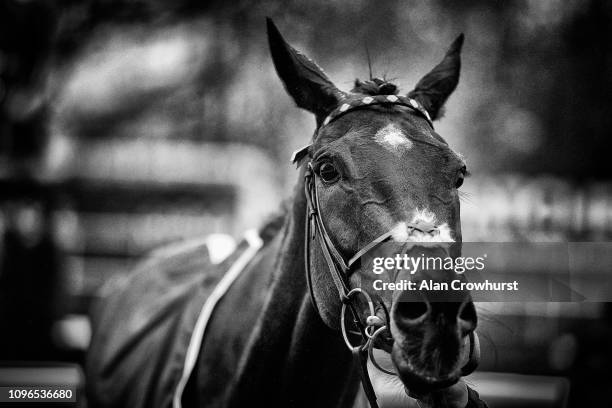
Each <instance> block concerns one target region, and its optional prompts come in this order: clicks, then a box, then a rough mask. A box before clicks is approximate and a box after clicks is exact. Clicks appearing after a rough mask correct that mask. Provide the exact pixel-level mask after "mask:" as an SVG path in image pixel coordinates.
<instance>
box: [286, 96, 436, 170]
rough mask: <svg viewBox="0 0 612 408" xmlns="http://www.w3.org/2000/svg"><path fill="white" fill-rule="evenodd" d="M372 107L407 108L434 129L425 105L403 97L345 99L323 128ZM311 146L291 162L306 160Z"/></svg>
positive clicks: (330, 115) (329, 116)
mask: <svg viewBox="0 0 612 408" xmlns="http://www.w3.org/2000/svg"><path fill="white" fill-rule="evenodd" d="M371 105H401V106H407V107H409V108H411V109H412V110H413V111H415V112H417V113H418V114H419V115H420V116H422V117H423V118H425V119H426V120H427V123H429V125H430V126H431V127H432V128H433V122H432V120H431V116H429V113H428V112H427V110H426V109H425V108H423V105H421V104H420V103H419V102H418V101H417V100H416V99H413V98H409V97H407V96H401V95H372V96H358V97H357V96H353V97H347V98H345V99H342V100H341V101H340V105H339V106H338V107H337V108H336V109H334V110H333V111H331V112H330V114H329V115H327V117H326V118H325V120H323V123H322V124H321V127H323V126H327V125H329V124H330V123H331V122H333V121H334V120H336V119H338V118H339V117H340V116H342V115H344V114H346V113H348V112H350V111H352V110H355V109H359V108H363V107H366V106H371ZM321 127H320V128H321ZM320 128H319V129H320ZM310 146H312V143H311V144H308V145H306V146H304V147H302V148H300V149H298V150H296V151H294V152H293V154H292V155H291V162H292V163H299V162H300V161H301V160H302V158H304V157H305V156H306V155H307V154H308V149H309V148H310Z"/></svg>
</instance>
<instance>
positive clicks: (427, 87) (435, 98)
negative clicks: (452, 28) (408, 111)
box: [408, 34, 463, 120]
mask: <svg viewBox="0 0 612 408" xmlns="http://www.w3.org/2000/svg"><path fill="white" fill-rule="evenodd" d="M462 46H463V34H460V35H459V37H457V39H455V41H453V43H452V44H451V46H450V48H449V50H448V51H447V52H446V55H445V56H444V59H443V60H442V61H441V62H440V63H439V64H438V65H436V66H435V67H434V69H432V70H431V71H430V72H429V73H428V74H427V75H425V76H424V77H423V78H422V79H421V80H420V81H419V83H418V84H417V85H416V87H415V88H414V90H412V91H410V92H409V93H408V96H409V97H410V98H414V99H416V100H417V101H419V102H420V103H421V105H423V107H424V108H425V109H426V110H427V112H428V113H429V115H430V116H431V118H432V119H433V120H435V119H437V118H439V117H440V116H441V108H442V105H444V102H446V100H447V99H448V97H449V96H450V94H451V93H452V92H453V91H454V90H455V88H456V87H457V83H458V82H459V70H460V69H461V47H462Z"/></svg>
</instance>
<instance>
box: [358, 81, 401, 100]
mask: <svg viewBox="0 0 612 408" xmlns="http://www.w3.org/2000/svg"><path fill="white" fill-rule="evenodd" d="M351 92H353V93H359V94H363V95H371V96H376V95H397V94H398V93H399V87H398V86H397V85H396V84H394V83H392V82H390V81H387V80H386V79H381V78H372V79H369V80H366V81H362V80H360V79H359V78H357V79H355V86H354V88H353V89H351Z"/></svg>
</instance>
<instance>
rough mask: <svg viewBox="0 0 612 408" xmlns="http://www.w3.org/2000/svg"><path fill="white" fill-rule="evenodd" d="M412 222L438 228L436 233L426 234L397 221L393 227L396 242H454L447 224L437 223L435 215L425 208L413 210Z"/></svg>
mask: <svg viewBox="0 0 612 408" xmlns="http://www.w3.org/2000/svg"><path fill="white" fill-rule="evenodd" d="M410 223H412V224H419V223H423V224H433V225H436V226H437V228H438V233H434V234H428V233H425V232H421V231H416V230H413V229H411V228H408V226H407V224H406V223H405V222H400V223H398V224H397V225H396V226H395V228H394V229H393V240H394V241H396V242H455V240H454V239H453V236H452V233H451V229H450V227H449V226H448V224H446V223H444V224H441V225H437V222H436V216H435V214H434V213H432V212H431V211H429V210H427V209H423V210H418V209H417V210H415V212H414V215H413V217H412V220H411V221H410Z"/></svg>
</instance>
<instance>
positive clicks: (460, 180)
mask: <svg viewBox="0 0 612 408" xmlns="http://www.w3.org/2000/svg"><path fill="white" fill-rule="evenodd" d="M463 179H464V176H463V174H459V178H457V182H456V183H455V188H459V187H461V186H462V185H463Z"/></svg>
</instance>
